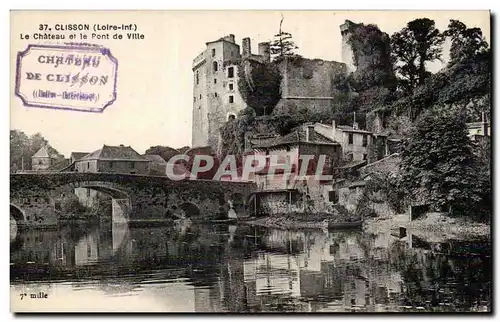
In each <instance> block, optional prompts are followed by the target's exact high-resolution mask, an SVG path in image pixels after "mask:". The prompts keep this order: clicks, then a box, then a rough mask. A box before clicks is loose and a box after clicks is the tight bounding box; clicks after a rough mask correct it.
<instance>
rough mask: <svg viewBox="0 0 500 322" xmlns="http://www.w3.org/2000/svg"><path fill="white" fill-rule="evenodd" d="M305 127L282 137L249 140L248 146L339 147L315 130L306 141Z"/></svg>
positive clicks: (300, 127) (336, 143) (297, 128)
mask: <svg viewBox="0 0 500 322" xmlns="http://www.w3.org/2000/svg"><path fill="white" fill-rule="evenodd" d="M306 127H307V125H302V126H299V127H296V128H295V129H294V130H292V132H290V133H288V134H286V135H284V136H277V137H270V138H267V139H266V138H256V139H252V138H250V140H249V141H250V145H251V147H252V148H270V147H275V146H281V145H292V144H298V143H307V144H318V145H340V144H339V143H338V142H336V141H333V140H331V139H329V138H327V137H326V136H324V135H322V134H320V133H318V132H317V131H316V130H314V135H313V138H312V139H311V140H309V141H307V140H306V139H307V134H306Z"/></svg>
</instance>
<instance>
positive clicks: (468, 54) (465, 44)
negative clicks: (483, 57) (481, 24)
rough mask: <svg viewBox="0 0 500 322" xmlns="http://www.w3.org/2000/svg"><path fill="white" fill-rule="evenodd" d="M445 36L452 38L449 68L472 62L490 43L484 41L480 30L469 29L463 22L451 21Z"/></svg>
mask: <svg viewBox="0 0 500 322" xmlns="http://www.w3.org/2000/svg"><path fill="white" fill-rule="evenodd" d="M443 34H444V36H446V37H450V38H451V48H450V61H449V62H448V66H452V65H455V64H457V63H460V62H462V61H464V60H470V59H472V58H474V57H475V56H476V55H477V54H479V53H482V52H485V51H486V49H487V48H488V43H487V42H486V41H485V40H484V37H483V32H482V31H481V29H480V28H467V26H466V25H465V24H464V23H463V22H461V21H458V20H453V19H451V20H450V23H449V25H448V29H447V30H446V31H445V32H444V33H443Z"/></svg>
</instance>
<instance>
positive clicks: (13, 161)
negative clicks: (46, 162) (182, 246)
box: [10, 130, 64, 172]
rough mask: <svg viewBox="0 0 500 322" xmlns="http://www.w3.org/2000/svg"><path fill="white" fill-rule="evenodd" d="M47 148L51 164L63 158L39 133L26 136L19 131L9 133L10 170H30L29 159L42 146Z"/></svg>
mask: <svg viewBox="0 0 500 322" xmlns="http://www.w3.org/2000/svg"><path fill="white" fill-rule="evenodd" d="M44 145H45V146H47V149H48V152H49V154H50V156H51V157H52V158H53V163H58V162H60V161H61V160H62V159H64V156H63V155H62V154H60V153H59V152H58V151H57V150H56V149H54V148H53V147H52V146H51V145H50V144H49V142H48V141H47V139H45V138H44V137H43V135H42V134H41V133H36V134H33V135H31V136H29V137H28V136H27V135H26V134H25V133H24V132H22V131H19V130H11V131H10V169H11V171H12V172H15V171H16V170H22V169H24V170H29V169H31V157H32V156H33V155H34V154H35V153H36V152H37V151H38V150H40V148H41V147H42V146H44Z"/></svg>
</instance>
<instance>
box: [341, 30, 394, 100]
mask: <svg viewBox="0 0 500 322" xmlns="http://www.w3.org/2000/svg"><path fill="white" fill-rule="evenodd" d="M349 44H350V46H351V48H352V51H353V58H354V65H355V66H356V71H355V72H354V73H353V75H351V84H352V85H353V87H354V89H355V90H356V91H363V90H366V89H368V88H371V87H374V86H381V87H388V88H393V87H395V85H396V77H395V76H394V70H393V66H392V61H391V55H390V38H389V36H388V35H387V34H386V33H385V32H382V31H381V30H380V29H379V27H378V26H377V25H372V24H370V25H364V24H356V25H355V26H354V27H353V28H352V31H351V36H350V37H349Z"/></svg>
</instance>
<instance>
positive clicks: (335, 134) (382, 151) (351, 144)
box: [314, 120, 389, 162]
mask: <svg viewBox="0 0 500 322" xmlns="http://www.w3.org/2000/svg"><path fill="white" fill-rule="evenodd" d="M314 128H315V130H316V131H318V132H319V133H321V134H322V135H324V136H326V137H328V138H329V139H331V140H334V141H336V142H339V143H340V144H341V146H342V151H343V160H344V161H347V162H350V161H363V160H368V157H369V153H370V148H371V146H372V145H375V146H376V147H377V151H376V152H377V155H375V156H373V157H374V158H375V160H378V159H381V158H383V157H384V156H387V155H388V154H389V152H388V145H387V135H384V134H374V133H372V132H370V131H367V130H363V129H360V128H359V126H358V123H356V122H354V123H353V125H352V126H348V125H337V124H336V123H335V120H334V121H333V122H332V125H328V124H321V123H316V124H315V125H314ZM375 160H373V161H375Z"/></svg>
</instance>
